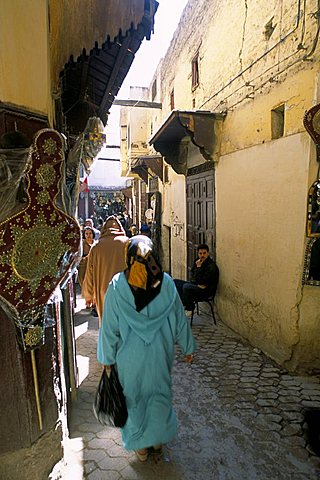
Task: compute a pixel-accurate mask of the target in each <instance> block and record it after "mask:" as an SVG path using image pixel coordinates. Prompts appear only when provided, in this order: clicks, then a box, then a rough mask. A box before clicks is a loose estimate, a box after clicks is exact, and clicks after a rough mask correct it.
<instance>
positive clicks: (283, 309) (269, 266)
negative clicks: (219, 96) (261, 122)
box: [216, 133, 320, 368]
mask: <svg viewBox="0 0 320 480" xmlns="http://www.w3.org/2000/svg"><path fill="white" fill-rule="evenodd" d="M311 147H312V144H311V141H310V139H309V137H308V135H307V134H306V133H302V134H295V135H292V136H288V137H284V138H281V139H278V140H274V141H271V142H268V143H265V144H263V145H259V146H254V147H251V148H246V149H243V150H239V151H237V152H233V153H231V154H227V155H224V156H222V157H221V158H220V161H219V163H218V165H217V168H216V202H217V206H216V211H217V225H216V229H217V259H218V264H219V267H220V272H221V280H220V285H219V294H218V298H217V302H218V309H219V314H220V315H221V317H222V318H223V320H224V321H225V322H226V323H228V324H229V325H230V326H231V327H232V328H234V329H235V330H236V331H238V332H240V333H241V334H242V335H243V336H244V337H245V338H247V339H248V340H249V341H250V342H251V343H253V344H254V345H256V346H257V347H259V348H261V349H262V350H263V351H265V352H266V353H267V354H268V355H270V356H271V357H272V358H274V359H275V360H276V361H277V362H279V363H280V364H283V365H286V366H288V367H291V368H292V366H293V365H292V357H293V356H295V357H296V360H295V366H299V365H297V364H298V363H300V362H301V363H303V364H304V368H306V367H307V366H309V367H310V368H312V367H315V365H314V361H315V358H316V357H318V358H319V354H318V353H317V352H318V347H317V345H316V342H315V341H314V338H313V336H314V332H315V331H316V329H317V328H318V322H319V313H318V312H319V307H320V296H319V293H318V291H317V289H315V288H314V287H307V286H306V287H304V288H302V286H301V278H302V272H303V261H304V247H305V224H306V205H307V201H306V200H307V198H306V193H307V191H308V171H309V162H310V148H311ZM298 352H299V353H298ZM301 356H302V357H303V360H301ZM298 357H300V360H299V361H298V360H297V358H298ZM309 363H313V365H308V364H309ZM300 366H301V365H300ZM318 367H320V363H319V365H318Z"/></svg>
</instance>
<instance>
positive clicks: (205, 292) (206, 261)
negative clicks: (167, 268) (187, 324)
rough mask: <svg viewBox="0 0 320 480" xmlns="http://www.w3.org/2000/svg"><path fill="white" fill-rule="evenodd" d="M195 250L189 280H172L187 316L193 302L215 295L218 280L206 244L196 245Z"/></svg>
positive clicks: (214, 265)
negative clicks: (196, 255) (195, 257)
mask: <svg viewBox="0 0 320 480" xmlns="http://www.w3.org/2000/svg"><path fill="white" fill-rule="evenodd" d="M197 251H198V259H197V260H195V262H194V264H193V266H192V268H191V281H190V282H186V281H184V280H178V279H175V280H174V283H175V285H176V288H177V290H178V293H179V295H180V298H181V301H182V303H183V305H184V307H185V309H186V310H187V311H188V313H187V315H188V316H191V312H192V310H193V309H194V304H195V302H201V301H202V300H206V299H207V298H208V297H210V296H211V295H215V293H216V289H217V286H218V280H219V269H218V267H217V265H216V264H215V262H214V261H213V260H212V258H211V257H210V256H209V247H208V245H206V244H205V243H203V244H200V245H198V248H197Z"/></svg>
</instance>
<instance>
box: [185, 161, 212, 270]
mask: <svg viewBox="0 0 320 480" xmlns="http://www.w3.org/2000/svg"><path fill="white" fill-rule="evenodd" d="M210 166H211V168H210V170H208V171H201V172H198V171H197V170H198V169H197V168H195V169H192V170H193V171H195V173H194V174H193V175H189V176H188V177H187V245H188V246H187V248H188V252H187V262H188V273H189V272H190V269H191V267H192V264H193V262H194V260H195V258H196V256H197V246H198V245H199V243H206V244H207V245H208V246H209V250H210V255H211V256H212V257H213V258H215V244H216V241H215V188H214V169H213V167H212V164H211V163H210Z"/></svg>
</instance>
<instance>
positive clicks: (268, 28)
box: [263, 17, 277, 40]
mask: <svg viewBox="0 0 320 480" xmlns="http://www.w3.org/2000/svg"><path fill="white" fill-rule="evenodd" d="M276 26H277V24H275V25H273V17H272V18H271V19H270V20H269V22H268V23H266V24H265V26H264V32H263V33H264V38H265V39H266V40H269V39H270V38H271V35H272V34H273V31H274V29H275V28H276Z"/></svg>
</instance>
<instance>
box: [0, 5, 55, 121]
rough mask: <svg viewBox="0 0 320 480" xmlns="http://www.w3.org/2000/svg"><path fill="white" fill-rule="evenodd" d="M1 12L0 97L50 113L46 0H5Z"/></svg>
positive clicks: (15, 103) (10, 102)
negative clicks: (36, 0) (41, 0)
mask: <svg viewBox="0 0 320 480" xmlns="http://www.w3.org/2000/svg"><path fill="white" fill-rule="evenodd" d="M1 12H2V13H1V15H0V45H1V49H0V101H1V102H4V103H9V104H13V105H18V106H20V107H24V108H25V109H27V110H30V111H34V112H37V113H42V114H47V113H48V105H49V102H48V98H49V93H51V92H50V89H49V69H48V58H49V57H48V34H47V32H48V11H47V2H34V1H33V0H26V1H24V2H20V1H18V0H3V1H2V2H1Z"/></svg>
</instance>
